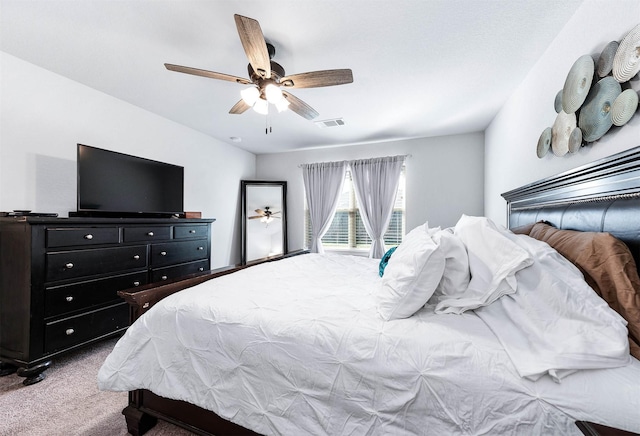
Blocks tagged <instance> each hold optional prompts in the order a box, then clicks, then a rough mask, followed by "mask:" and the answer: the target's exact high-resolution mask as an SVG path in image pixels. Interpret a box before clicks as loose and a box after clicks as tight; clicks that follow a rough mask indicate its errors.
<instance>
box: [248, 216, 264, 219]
mask: <svg viewBox="0 0 640 436" xmlns="http://www.w3.org/2000/svg"><path fill="white" fill-rule="evenodd" d="M258 218H262V216H250V217H249V218H248V219H250V220H257V219H258Z"/></svg>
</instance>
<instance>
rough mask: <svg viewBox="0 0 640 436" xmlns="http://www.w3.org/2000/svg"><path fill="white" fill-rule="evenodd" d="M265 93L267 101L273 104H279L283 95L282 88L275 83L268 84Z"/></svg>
mask: <svg viewBox="0 0 640 436" xmlns="http://www.w3.org/2000/svg"><path fill="white" fill-rule="evenodd" d="M264 95H265V97H267V101H268V102H269V103H271V104H277V103H278V102H279V101H280V100H281V99H282V98H283V97H282V91H280V88H279V87H278V86H276V85H274V84H273V83H270V84H268V85H267V86H266V87H265V88H264Z"/></svg>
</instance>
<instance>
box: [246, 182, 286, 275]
mask: <svg viewBox="0 0 640 436" xmlns="http://www.w3.org/2000/svg"><path fill="white" fill-rule="evenodd" d="M240 183H241V192H242V218H241V219H242V263H243V264H247V263H250V262H253V261H256V260H259V259H264V258H267V257H272V256H278V255H284V254H286V253H287V182H272V181H262V180H242V181H241V182H240Z"/></svg>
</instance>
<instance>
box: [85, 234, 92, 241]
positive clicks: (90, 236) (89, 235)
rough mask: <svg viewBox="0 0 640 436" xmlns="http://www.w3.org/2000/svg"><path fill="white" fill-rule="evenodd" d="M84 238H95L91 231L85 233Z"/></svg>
mask: <svg viewBox="0 0 640 436" xmlns="http://www.w3.org/2000/svg"><path fill="white" fill-rule="evenodd" d="M84 239H89V240H91V239H93V235H92V234H91V233H89V234H88V235H84Z"/></svg>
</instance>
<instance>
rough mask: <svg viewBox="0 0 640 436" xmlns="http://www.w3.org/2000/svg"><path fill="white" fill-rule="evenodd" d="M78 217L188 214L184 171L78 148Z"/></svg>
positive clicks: (139, 158) (94, 148)
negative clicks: (185, 211)
mask: <svg viewBox="0 0 640 436" xmlns="http://www.w3.org/2000/svg"><path fill="white" fill-rule="evenodd" d="M77 162H78V164H77V167H78V210H77V213H76V214H74V215H76V216H108V217H132V216H133V217H135V216H140V217H169V216H173V215H176V214H182V213H183V211H184V194H183V192H184V168H183V167H181V166H178V165H172V164H168V163H164V162H158V161H154V160H150V159H145V158H142V157H136V156H131V155H128V154H123V153H118V152H114V151H109V150H103V149H101V148H96V147H91V146H88V145H83V144H78V161H77Z"/></svg>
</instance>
